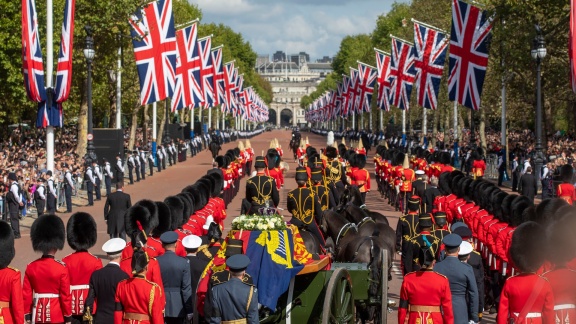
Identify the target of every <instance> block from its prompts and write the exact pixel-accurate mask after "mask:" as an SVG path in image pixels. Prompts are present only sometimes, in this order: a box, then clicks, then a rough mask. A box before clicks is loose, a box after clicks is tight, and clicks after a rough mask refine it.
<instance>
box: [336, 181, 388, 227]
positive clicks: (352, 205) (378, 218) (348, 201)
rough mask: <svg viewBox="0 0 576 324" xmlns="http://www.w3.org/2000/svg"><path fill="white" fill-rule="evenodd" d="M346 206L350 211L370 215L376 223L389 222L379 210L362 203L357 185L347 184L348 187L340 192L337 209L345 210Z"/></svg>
mask: <svg viewBox="0 0 576 324" xmlns="http://www.w3.org/2000/svg"><path fill="white" fill-rule="evenodd" d="M345 208H347V209H348V210H349V211H350V212H356V213H359V214H362V215H363V217H365V216H370V217H371V218H372V219H373V220H374V221H375V222H376V223H379V224H386V225H388V224H389V223H388V219H387V218H386V216H384V215H382V214H380V213H378V212H374V211H370V210H369V209H368V208H366V205H365V204H363V203H362V196H361V195H360V190H358V187H356V186H346V188H345V189H344V190H343V191H342V193H341V194H340V200H339V202H338V208H337V210H338V211H339V212H343V211H344V209H345ZM351 221H352V220H351Z"/></svg>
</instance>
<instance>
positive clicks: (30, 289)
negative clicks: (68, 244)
mask: <svg viewBox="0 0 576 324" xmlns="http://www.w3.org/2000/svg"><path fill="white" fill-rule="evenodd" d="M65 236H66V234H65V230H64V222H62V219H61V218H60V217H58V216H56V215H45V216H42V217H40V218H37V219H36V220H35V221H34V223H32V227H31V229H30V238H31V240H32V248H33V249H34V251H36V252H42V257H40V258H39V259H37V260H35V261H32V262H31V263H29V264H28V266H27V267H26V272H25V275H24V285H23V289H22V297H23V301H24V318H25V320H26V322H32V321H33V322H35V323H70V322H71V318H72V297H71V295H70V279H69V274H68V269H67V268H66V264H64V262H62V261H60V260H56V259H55V255H56V252H57V251H58V250H62V249H63V248H64V241H65Z"/></svg>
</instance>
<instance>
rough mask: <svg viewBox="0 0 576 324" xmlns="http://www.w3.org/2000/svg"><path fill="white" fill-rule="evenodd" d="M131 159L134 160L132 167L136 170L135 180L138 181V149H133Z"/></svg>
mask: <svg viewBox="0 0 576 324" xmlns="http://www.w3.org/2000/svg"><path fill="white" fill-rule="evenodd" d="M132 159H133V160H134V168H135V170H134V171H135V172H136V182H140V156H139V154H138V151H134V152H133V154H132Z"/></svg>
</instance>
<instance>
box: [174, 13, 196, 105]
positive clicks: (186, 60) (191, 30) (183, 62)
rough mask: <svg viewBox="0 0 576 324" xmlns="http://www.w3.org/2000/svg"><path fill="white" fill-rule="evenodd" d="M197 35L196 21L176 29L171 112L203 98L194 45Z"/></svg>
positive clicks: (194, 103)
mask: <svg viewBox="0 0 576 324" xmlns="http://www.w3.org/2000/svg"><path fill="white" fill-rule="evenodd" d="M197 37H198V26H197V23H193V24H192V25H190V26H188V27H185V28H182V29H179V30H177V31H176V43H177V45H178V56H177V59H176V88H175V89H174V95H173V96H172V101H171V103H170V104H171V105H172V112H174V111H176V110H180V109H182V108H184V107H190V108H193V107H195V106H198V105H199V104H200V103H201V102H202V101H203V100H204V95H203V94H202V83H201V79H200V69H201V68H202V64H201V62H200V56H199V55H198V47H197V46H196V44H197V43H196V41H197Z"/></svg>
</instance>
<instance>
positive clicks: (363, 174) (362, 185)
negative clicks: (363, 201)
mask: <svg viewBox="0 0 576 324" xmlns="http://www.w3.org/2000/svg"><path fill="white" fill-rule="evenodd" d="M350 180H351V181H352V185H357V186H358V189H359V190H360V192H368V191H370V173H369V172H368V171H366V169H356V170H354V172H352V175H351V177H350Z"/></svg>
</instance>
